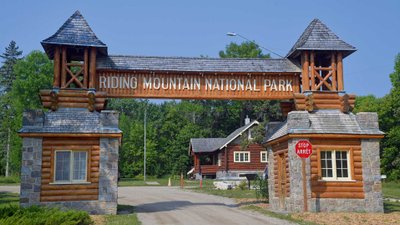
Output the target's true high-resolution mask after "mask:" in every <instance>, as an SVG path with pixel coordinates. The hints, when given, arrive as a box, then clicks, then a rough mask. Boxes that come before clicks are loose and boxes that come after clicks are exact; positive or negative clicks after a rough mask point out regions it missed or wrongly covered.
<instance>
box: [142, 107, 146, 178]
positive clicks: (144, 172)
mask: <svg viewBox="0 0 400 225" xmlns="http://www.w3.org/2000/svg"><path fill="white" fill-rule="evenodd" d="M146 126H147V102H146V105H145V108H144V141H143V143H144V144H143V149H144V156H143V179H144V181H146Z"/></svg>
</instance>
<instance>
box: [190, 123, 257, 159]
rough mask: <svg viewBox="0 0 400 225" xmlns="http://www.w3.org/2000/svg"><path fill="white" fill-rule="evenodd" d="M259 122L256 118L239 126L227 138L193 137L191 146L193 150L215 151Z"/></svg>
mask: <svg viewBox="0 0 400 225" xmlns="http://www.w3.org/2000/svg"><path fill="white" fill-rule="evenodd" d="M258 124H259V123H258V121H257V120H254V121H253V122H251V123H249V124H247V125H244V126H243V127H239V128H238V129H236V130H235V131H233V132H232V133H231V134H229V135H228V136H227V137H226V138H191V139H190V146H191V148H192V150H193V152H214V151H216V150H219V149H222V148H224V147H226V146H227V145H228V144H230V143H231V142H232V141H233V140H235V139H236V138H237V137H239V136H240V135H242V134H243V132H245V131H246V130H248V129H249V128H250V127H252V126H254V125H258Z"/></svg>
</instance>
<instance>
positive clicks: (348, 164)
mask: <svg viewBox="0 0 400 225" xmlns="http://www.w3.org/2000/svg"><path fill="white" fill-rule="evenodd" d="M42 46H43V48H44V49H45V51H46V53H47V55H48V56H49V58H50V59H52V60H54V81H53V88H52V89H49V90H41V91H40V96H41V100H42V104H43V107H45V108H48V109H50V111H48V112H42V111H28V112H26V113H25V114H24V119H23V128H22V129H21V130H20V136H21V137H22V138H23V153H22V169H21V205H22V206H29V205H60V206H65V207H70V208H78V209H83V210H87V211H89V212H91V213H94V214H99V213H111V214H113V213H116V207H117V196H118V195H117V177H118V148H119V144H120V142H121V136H122V132H121V131H120V130H119V128H118V113H117V112H115V111H108V110H105V109H106V102H107V98H166V99H236V100H268V99H277V100H281V109H282V112H283V114H284V115H285V116H287V120H286V122H283V123H270V124H269V125H268V129H267V137H266V142H265V144H264V145H265V147H267V148H268V150H269V156H268V159H269V160H268V161H269V173H270V176H269V189H270V195H271V197H270V202H271V206H272V207H273V208H274V209H284V210H289V211H301V210H304V209H307V207H305V206H306V205H309V206H310V207H309V209H308V210H311V211H321V210H323V211H332V210H352V211H382V210H383V206H382V194H381V189H380V179H379V175H380V171H379V139H380V138H382V137H383V133H382V132H380V131H379V128H378V123H377V116H376V114H375V113H361V114H357V115H354V114H352V113H351V109H352V108H353V106H354V101H355V96H354V95H348V94H346V92H345V91H344V82H343V58H345V57H347V56H348V55H350V54H351V53H353V52H354V51H355V50H356V49H355V48H354V47H353V46H351V45H349V44H347V43H346V42H344V41H342V40H341V39H339V37H338V36H336V35H335V34H334V33H333V32H332V31H331V30H330V29H329V28H328V27H326V25H325V24H323V23H322V22H321V21H319V20H318V19H315V20H313V21H312V22H311V23H310V25H309V26H308V27H307V28H306V30H305V32H304V33H303V34H302V36H301V37H300V38H299V40H298V41H297V42H296V44H295V45H294V46H293V48H292V49H291V50H290V52H289V53H288V55H287V56H286V57H285V58H280V59H213V58H187V57H140V56H120V55H109V54H108V49H107V45H106V44H104V43H103V42H101V41H100V40H99V39H98V38H97V36H96V35H95V33H94V32H93V31H92V30H91V28H90V27H89V25H88V23H87V22H86V20H85V19H84V18H83V16H82V15H81V14H80V13H79V12H78V11H77V12H75V13H74V14H73V15H72V16H71V17H70V18H69V19H68V20H67V21H66V22H65V23H64V24H63V25H62V26H61V28H60V29H59V30H58V31H57V32H56V33H55V34H54V35H52V36H51V37H49V38H47V39H45V40H43V41H42ZM302 139H308V140H309V141H310V142H311V143H312V144H313V146H315V149H313V152H315V154H313V155H312V156H311V157H310V158H309V159H307V160H306V168H307V169H306V170H307V176H304V177H302V176H301V159H300V158H298V157H296V154H295V153H294V149H293V146H294V145H295V144H296V142H297V141H298V140H302ZM333 159H335V160H333ZM337 162H340V164H339V163H337ZM303 179H306V182H305V183H306V184H307V189H306V191H307V193H306V198H305V201H302V199H303V196H304V195H303V194H302V190H303V189H302V186H301V185H300V184H302V182H303ZM339 205H345V206H346V207H339ZM336 206H337V207H336Z"/></svg>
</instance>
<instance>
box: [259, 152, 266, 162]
mask: <svg viewBox="0 0 400 225" xmlns="http://www.w3.org/2000/svg"><path fill="white" fill-rule="evenodd" d="M260 162H262V163H266V162H268V152H267V151H261V152H260Z"/></svg>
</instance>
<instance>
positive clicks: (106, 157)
mask: <svg viewBox="0 0 400 225" xmlns="http://www.w3.org/2000/svg"><path fill="white" fill-rule="evenodd" d="M117 119H118V117H117ZM118 147H119V140H118V138H100V175H99V202H100V204H101V209H102V210H104V211H103V212H101V213H105V214H116V213H117V201H118Z"/></svg>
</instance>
